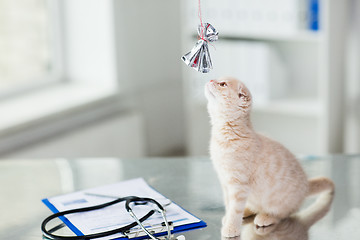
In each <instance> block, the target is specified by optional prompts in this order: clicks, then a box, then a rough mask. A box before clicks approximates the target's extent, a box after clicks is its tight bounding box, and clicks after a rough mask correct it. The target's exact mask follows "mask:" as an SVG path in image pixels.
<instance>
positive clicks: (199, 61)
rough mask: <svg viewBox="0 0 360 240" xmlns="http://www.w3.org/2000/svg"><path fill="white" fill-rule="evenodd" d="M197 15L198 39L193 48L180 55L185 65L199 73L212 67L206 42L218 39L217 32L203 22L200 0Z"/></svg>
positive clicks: (206, 71) (205, 71)
mask: <svg viewBox="0 0 360 240" xmlns="http://www.w3.org/2000/svg"><path fill="white" fill-rule="evenodd" d="M198 15H199V18H200V25H199V27H198V34H199V40H198V42H197V43H196V44H195V46H194V47H193V49H191V51H190V52H188V53H187V54H185V55H184V56H183V57H182V60H183V61H184V62H185V64H186V65H188V66H190V67H192V68H194V69H195V70H197V71H199V72H201V73H208V72H209V71H210V70H211V69H213V66H212V62H211V58H210V53H209V46H208V43H209V42H214V41H216V40H218V34H219V33H218V32H217V31H216V29H215V28H214V27H213V26H212V25H211V24H210V23H204V24H203V22H202V17H201V8H200V0H199V11H198Z"/></svg>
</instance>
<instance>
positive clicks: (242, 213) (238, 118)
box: [205, 77, 333, 237]
mask: <svg viewBox="0 0 360 240" xmlns="http://www.w3.org/2000/svg"><path fill="white" fill-rule="evenodd" d="M205 95H206V97H207V99H208V111H209V114H210V118H211V124H212V132H211V142H210V155H211V159H212V161H213V164H214V167H215V170H216V171H217V174H218V177H219V180H220V182H221V185H222V188H223V194H224V201H225V210H226V213H225V217H224V218H223V226H222V230H221V234H222V236H224V237H235V236H239V235H240V233H241V223H242V218H243V217H247V216H249V215H255V214H256V216H255V218H254V224H255V225H256V226H257V228H265V227H269V226H271V225H274V224H277V223H278V222H279V221H280V220H281V219H284V218H287V217H289V216H290V215H291V214H292V213H294V212H296V211H297V210H298V209H299V208H300V205H301V204H302V202H303V200H304V198H305V197H306V196H308V195H311V194H315V193H319V192H321V191H324V190H329V191H332V190H333V183H332V182H331V180H329V179H326V178H318V179H312V180H308V179H307V176H306V174H305V173H304V171H303V169H302V167H301V166H300V164H299V162H298V161H297V160H296V158H295V156H294V155H293V154H292V153H291V152H290V151H289V150H287V149H286V148H285V147H284V146H283V145H281V144H280V143H278V142H276V141H274V140H272V139H269V138H267V137H265V136H262V135H260V134H258V133H256V132H255V131H254V129H253V127H252V124H251V121H250V112H251V105H252V96H251V94H250V92H249V90H248V89H247V88H246V86H245V85H244V84H243V83H242V82H240V81H238V80H236V79H234V78H230V77H227V78H221V79H219V80H218V81H216V80H211V81H210V82H209V83H208V84H207V85H206V88H205Z"/></svg>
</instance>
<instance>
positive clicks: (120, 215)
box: [48, 178, 201, 239]
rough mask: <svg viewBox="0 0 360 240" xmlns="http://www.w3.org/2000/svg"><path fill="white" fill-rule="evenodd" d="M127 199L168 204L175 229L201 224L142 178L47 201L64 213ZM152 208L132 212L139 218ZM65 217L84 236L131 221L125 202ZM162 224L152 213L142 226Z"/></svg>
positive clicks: (119, 235) (158, 217) (139, 207)
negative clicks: (135, 198)
mask: <svg viewBox="0 0 360 240" xmlns="http://www.w3.org/2000/svg"><path fill="white" fill-rule="evenodd" d="M126 196H138V197H148V198H153V199H155V200H157V201H158V202H159V203H161V204H162V205H163V206H164V205H167V204H168V205H167V206H165V209H166V216H167V219H168V221H171V222H173V224H174V227H176V226H182V225H187V224H192V223H197V222H200V221H201V220H200V219H198V218H196V217H195V216H193V215H191V214H190V213H188V212H186V211H185V210H183V209H182V208H181V207H179V206H178V205H176V204H175V203H172V202H171V201H170V200H168V199H166V198H165V197H164V196H163V195H161V194H160V193H159V192H157V191H156V190H154V189H153V188H152V187H150V186H149V185H148V184H147V183H146V182H145V180H144V179H142V178H137V179H132V180H128V181H124V182H120V183H116V184H112V185H107V186H102V187H98V188H93V189H88V190H84V191H79V192H74V193H70V194H66V195H61V196H56V197H51V198H48V201H49V202H50V203H51V204H52V205H53V206H54V207H55V208H56V209H57V210H58V211H66V210H70V209H76V208H83V207H89V206H94V205H98V204H102V203H105V202H110V201H112V200H115V199H116V198H120V197H126ZM169 203H170V204H169ZM153 207H154V206H152V204H149V205H139V206H133V211H134V213H135V214H136V215H137V216H138V218H141V217H142V216H144V215H145V214H146V213H148V212H149V211H150V210H151V209H153ZM65 217H66V218H67V219H68V220H69V221H70V222H71V223H72V224H73V225H74V226H75V227H76V228H77V229H78V230H80V231H81V232H82V233H83V234H93V233H98V232H104V231H108V230H112V229H116V228H119V227H122V226H124V225H127V224H130V223H132V222H134V220H133V218H132V217H131V216H130V215H129V213H128V212H127V211H126V209H125V201H124V202H121V203H118V204H116V205H113V206H109V207H106V208H103V209H99V210H95V211H90V212H84V213H76V214H70V215H66V216H65ZM161 222H163V219H162V217H161V214H157V213H155V214H154V215H153V216H151V217H150V218H149V219H147V220H146V221H145V222H144V223H143V224H144V226H154V225H158V224H161ZM134 229H139V227H135V228H134ZM120 237H124V235H123V234H116V235H112V236H111V237H107V238H101V239H116V238H120Z"/></svg>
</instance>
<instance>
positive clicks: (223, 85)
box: [219, 82, 227, 87]
mask: <svg viewBox="0 0 360 240" xmlns="http://www.w3.org/2000/svg"><path fill="white" fill-rule="evenodd" d="M219 85H220V87H226V86H227V84H226V82H221V83H219Z"/></svg>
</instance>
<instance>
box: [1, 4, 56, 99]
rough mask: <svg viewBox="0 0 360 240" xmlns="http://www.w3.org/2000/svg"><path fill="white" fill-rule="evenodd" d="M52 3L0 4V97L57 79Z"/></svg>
mask: <svg viewBox="0 0 360 240" xmlns="http://www.w3.org/2000/svg"><path fill="white" fill-rule="evenodd" d="M51 2H53V1H51ZM49 3H50V1H47V0H27V1H22V0H1V1H0V96H4V95H9V94H13V93H14V92H18V91H24V90H27V89H29V88H34V87H37V86H40V85H43V84H44V83H47V82H49V81H52V80H54V74H53V73H54V70H55V67H54V61H53V59H54V56H53V55H54V54H53V53H54V49H53V45H54V44H53V43H52V34H53V33H52V32H51V31H52V30H53V29H54V26H53V25H52V21H51V19H52V17H51V16H52V14H50V10H51V9H50V6H49Z"/></svg>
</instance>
